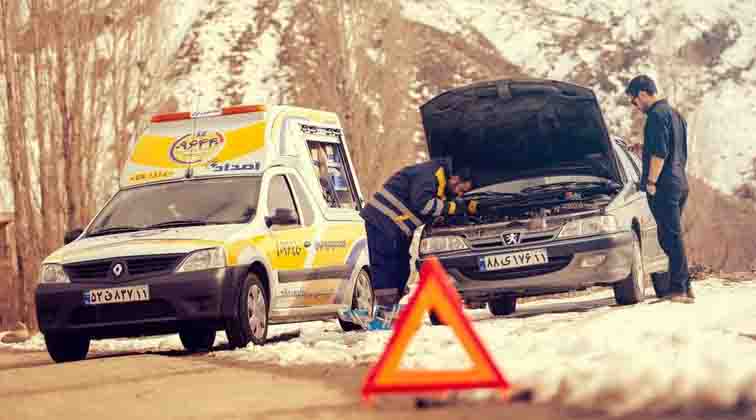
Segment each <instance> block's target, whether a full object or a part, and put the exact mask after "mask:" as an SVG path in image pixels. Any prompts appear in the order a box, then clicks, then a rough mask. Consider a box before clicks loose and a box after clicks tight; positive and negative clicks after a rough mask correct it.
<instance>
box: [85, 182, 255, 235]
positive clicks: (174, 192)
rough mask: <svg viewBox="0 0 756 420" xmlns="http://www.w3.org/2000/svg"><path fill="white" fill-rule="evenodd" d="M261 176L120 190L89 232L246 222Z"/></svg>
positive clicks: (100, 232) (114, 231)
mask: <svg viewBox="0 0 756 420" xmlns="http://www.w3.org/2000/svg"><path fill="white" fill-rule="evenodd" d="M259 193H260V177H233V178H215V179H193V180H188V181H180V182H172V183H168V184H157V185H148V186H143V187H139V188H133V189H127V190H123V191H119V192H118V193H117V194H116V195H115V197H113V199H112V200H111V201H110V202H109V203H108V205H107V206H106V207H105V208H104V209H103V211H102V212H100V214H99V215H98V216H97V218H96V219H95V220H94V222H93V223H92V226H91V227H90V229H89V231H88V235H89V236H92V235H104V234H108V233H119V232H129V231H138V230H144V229H157V228H164V227H178V226H199V225H207V224H232V223H246V222H248V221H250V220H251V219H252V217H254V215H255V213H256V210H257V200H258V196H259Z"/></svg>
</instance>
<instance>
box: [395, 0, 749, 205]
mask: <svg viewBox="0 0 756 420" xmlns="http://www.w3.org/2000/svg"><path fill="white" fill-rule="evenodd" d="M405 4H406V5H407V7H406V9H405V15H406V17H407V18H408V19H412V20H416V21H418V22H421V23H423V24H426V25H429V26H433V27H435V28H437V29H438V30H441V31H446V32H450V33H455V34H458V35H459V36H461V37H466V36H469V34H470V33H472V32H476V33H478V34H481V35H482V36H483V37H485V38H486V39H488V40H489V41H490V42H491V43H492V44H493V45H495V46H496V49H497V50H498V52H499V53H500V54H501V55H502V56H503V57H504V58H506V59H507V60H509V61H510V62H512V63H513V64H515V65H517V66H519V67H520V68H521V69H522V71H523V72H524V73H525V74H526V75H527V76H529V77H543V78H551V79H559V80H567V81H573V82H576V83H578V84H582V85H586V86H589V87H592V88H593V89H594V90H595V91H596V92H597V94H598V96H599V99H600V100H601V102H602V105H603V108H604V111H605V113H606V118H607V120H608V123H609V125H610V126H611V127H612V129H613V130H614V131H615V133H617V134H619V135H621V136H624V137H626V138H628V139H630V140H632V141H641V134H640V133H641V130H640V126H639V122H640V121H639V116H637V115H636V116H635V118H634V119H633V118H632V116H631V109H630V107H629V106H628V104H627V101H626V99H625V96H624V88H625V86H626V83H627V81H629V80H630V79H631V78H632V77H633V76H635V75H637V74H640V73H647V74H650V75H652V77H655V78H656V79H657V81H658V82H659V84H660V88H661V89H662V94H663V95H665V96H669V97H670V99H671V100H672V102H673V104H674V105H676V106H678V107H679V108H681V109H682V110H683V112H684V113H685V114H686V115H687V118H688V120H689V123H690V124H691V149H692V150H693V153H692V159H691V169H692V170H693V171H694V172H695V173H697V174H698V175H700V176H703V177H705V178H706V179H708V180H709V181H710V183H712V184H713V185H714V186H716V187H718V188H719V189H721V190H723V191H725V192H730V191H731V190H732V188H733V187H734V186H736V185H737V184H739V183H740V182H742V179H741V177H740V176H739V172H740V171H742V170H743V169H745V168H746V167H748V165H749V162H750V160H751V158H752V157H753V156H755V155H756V150H754V146H753V144H754V139H752V138H751V136H750V132H751V131H753V130H754V129H756V113H755V112H754V109H755V108H754V107H755V106H756V100H754V97H755V96H754V92H756V65H755V63H756V2H753V1H747V0H694V1H691V0H674V1H667V2H661V3H660V2H652V1H649V0H624V1H617V0H535V1H534V0H513V1H507V2H502V1H495V0H483V1H479V0H454V1H445V2H441V1H436V0H407V1H405ZM725 116H726V117H725ZM633 123H635V125H633ZM712 157H715V158H714V159H712Z"/></svg>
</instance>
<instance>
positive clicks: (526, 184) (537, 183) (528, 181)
mask: <svg viewBox="0 0 756 420" xmlns="http://www.w3.org/2000/svg"><path fill="white" fill-rule="evenodd" d="M606 181H607V179H606V178H601V177H596V176H589V175H562V176H538V177H532V178H523V179H515V180H512V181H507V182H501V183H498V184H493V185H487V186H485V187H483V188H478V189H476V190H473V191H470V192H469V193H468V194H477V193H483V192H492V193H506V194H521V193H525V194H527V191H528V188H531V189H532V188H535V187H541V186H543V185H551V184H562V183H573V182H580V183H583V182H606Z"/></svg>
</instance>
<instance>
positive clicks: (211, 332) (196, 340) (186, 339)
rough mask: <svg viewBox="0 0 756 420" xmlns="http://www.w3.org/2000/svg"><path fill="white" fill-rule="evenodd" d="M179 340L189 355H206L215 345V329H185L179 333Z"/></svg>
mask: <svg viewBox="0 0 756 420" xmlns="http://www.w3.org/2000/svg"><path fill="white" fill-rule="evenodd" d="M179 338H180V339H181V344H183V346H184V348H185V349H186V351H188V352H189V353H206V352H209V351H210V350H212V348H213V344H215V329H213V328H209V327H194V328H184V329H181V330H180V331H179Z"/></svg>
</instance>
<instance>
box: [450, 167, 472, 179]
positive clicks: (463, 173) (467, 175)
mask: <svg viewBox="0 0 756 420" xmlns="http://www.w3.org/2000/svg"><path fill="white" fill-rule="evenodd" d="M452 176H458V177H459V178H460V179H461V180H462V181H463V182H466V181H470V182H472V171H471V170H470V168H458V169H455V170H454V171H452Z"/></svg>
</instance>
